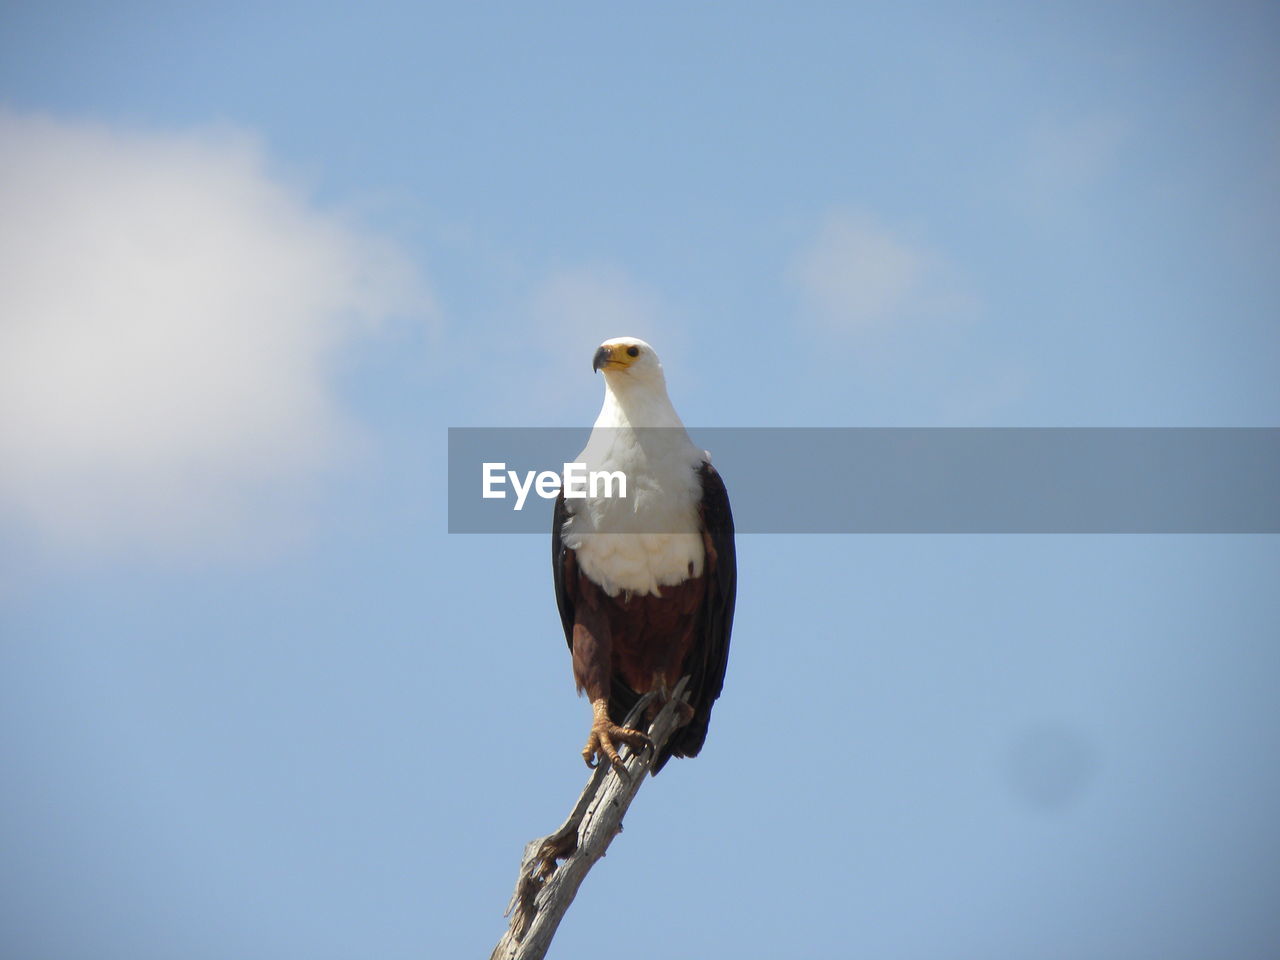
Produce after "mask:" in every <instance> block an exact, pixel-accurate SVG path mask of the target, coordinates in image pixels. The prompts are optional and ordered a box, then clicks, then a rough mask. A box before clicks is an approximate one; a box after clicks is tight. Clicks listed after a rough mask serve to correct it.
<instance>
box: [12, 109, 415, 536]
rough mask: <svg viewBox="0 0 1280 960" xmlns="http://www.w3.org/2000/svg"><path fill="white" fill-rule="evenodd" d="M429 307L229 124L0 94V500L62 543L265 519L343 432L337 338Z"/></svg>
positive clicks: (377, 250) (389, 263)
mask: <svg viewBox="0 0 1280 960" xmlns="http://www.w3.org/2000/svg"><path fill="white" fill-rule="evenodd" d="M430 312H431V311H430V301H429V298H428V296H427V295H426V292H425V289H424V288H423V286H422V284H421V282H420V281H419V279H418V278H417V275H416V273H415V271H414V269H413V267H412V266H411V264H410V263H409V262H408V260H407V258H405V256H404V255H403V254H401V253H400V252H399V251H398V250H397V249H396V248H395V247H394V246H393V245H391V244H390V243H388V242H385V241H382V240H379V239H377V238H374V237H370V236H366V235H362V234H361V233H360V232H359V231H356V230H354V229H352V228H351V227H349V226H348V225H346V224H344V222H343V221H342V220H341V219H340V218H339V217H337V216H335V215H332V214H326V213H323V212H320V211H317V210H315V209H313V208H312V207H310V206H309V205H308V203H307V202H306V200H305V198H304V197H302V196H300V195H299V194H298V193H296V192H295V191H293V190H291V189H290V188H288V187H287V186H285V185H283V184H281V183H280V182H278V181H277V180H276V179H273V178H272V176H270V175H269V174H268V172H267V171H266V170H265V163H264V159H263V157H262V156H261V153H260V151H259V150H258V149H257V148H256V146H255V144H254V143H253V141H252V140H251V139H249V138H247V137H245V136H243V135H241V134H236V133H233V132H227V131H223V132H213V133H201V134H193V135H184V136H162V135H148V134H139V133H130V132H120V131H116V130H113V129H110V128H107V127H102V126H96V125H89V124H80V123H69V122H63V121H58V120H54V119H50V118H44V117H34V116H29V115H23V114H17V113H14V112H10V111H5V110H0V463H3V469H0V516H3V517H5V518H6V519H7V521H8V523H9V524H10V525H12V524H14V523H15V522H16V523H17V524H18V525H19V526H21V527H23V528H25V529H26V531H27V532H28V533H30V534H34V535H35V536H36V537H37V538H38V540H40V541H43V542H46V543H48V542H53V543H60V544H64V545H70V546H73V547H83V546H86V545H97V546H106V547H115V546H119V545H126V544H142V545H148V546H153V547H160V548H161V549H162V550H173V549H177V550H180V551H185V550H189V549H192V548H196V549H199V548H201V547H203V546H207V545H209V544H211V543H226V542H228V541H234V540H235V539H236V538H237V537H239V536H241V535H242V534H244V533H245V532H246V531H257V532H261V531H263V530H264V529H265V530H271V529H273V528H274V527H275V526H277V523H276V521H277V519H278V518H282V517H286V516H287V514H288V511H287V510H281V509H280V508H281V505H282V504H288V503H289V502H290V501H291V500H292V499H293V495H292V493H293V491H295V490H299V489H303V488H305V484H306V481H308V480H309V479H310V478H312V477H313V476H315V475H316V474H317V473H318V472H320V471H322V470H323V468H325V467H326V465H329V464H331V463H333V462H334V460H335V458H336V457H337V456H339V455H340V454H341V452H342V450H343V448H344V444H345V443H346V442H347V440H349V439H350V437H351V436H352V431H351V425H350V423H349V422H348V421H347V419H346V417H345V416H344V413H343V410H342V408H341V403H340V401H339V399H338V398H337V396H336V394H335V390H334V385H333V382H332V376H331V373H332V365H333V361H334V359H335V357H336V355H337V354H338V353H339V352H340V351H341V350H342V349H343V347H344V346H345V345H347V344H349V343H350V342H351V341H352V340H353V338H357V337H360V336H364V335H366V334H368V333H370V332H371V331H373V330H374V329H376V326H377V323H378V321H380V320H382V319H383V318H386V317H388V316H392V315H413V316H421V317H425V316H428V315H429V314H430Z"/></svg>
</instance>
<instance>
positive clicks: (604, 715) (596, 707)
mask: <svg viewBox="0 0 1280 960" xmlns="http://www.w3.org/2000/svg"><path fill="white" fill-rule="evenodd" d="M591 713H592V718H591V734H590V736H588V737H587V745H586V746H585V747H583V749H582V759H583V760H585V761H587V766H588V767H593V768H594V767H595V766H596V765H597V764H598V763H599V762H600V760H601V758H602V756H603V757H604V758H606V759H608V761H609V763H611V764H612V765H613V767H614V768H615V769H617V770H621V769H623V767H622V758H621V757H619V756H618V748H617V747H616V746H614V741H619V742H621V743H625V744H627V746H629V747H631V749H633V750H636V751H640V750H649V749H652V748H653V741H652V740H650V739H649V738H648V737H646V736H645V735H644V734H643V733H641V732H640V731H639V730H632V729H631V728H629V727H620V726H618V725H617V724H616V723H614V722H613V721H612V720H610V719H609V701H608V699H607V698H605V697H600V698H599V699H596V700H592V701H591Z"/></svg>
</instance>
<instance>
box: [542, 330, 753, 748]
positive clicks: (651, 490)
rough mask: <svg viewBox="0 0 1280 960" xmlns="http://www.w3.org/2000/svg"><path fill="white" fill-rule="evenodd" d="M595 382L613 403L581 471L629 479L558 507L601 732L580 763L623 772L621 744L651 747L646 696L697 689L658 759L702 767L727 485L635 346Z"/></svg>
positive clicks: (642, 346) (583, 664) (727, 583)
mask: <svg viewBox="0 0 1280 960" xmlns="http://www.w3.org/2000/svg"><path fill="white" fill-rule="evenodd" d="M591 367H592V370H593V371H599V372H601V373H603V374H604V402H603V404H602V405H601V408H600V414H599V416H597V417H596V422H595V426H594V427H593V428H592V431H591V437H590V439H589V440H588V441H587V445H586V447H585V448H584V449H583V451H582V452H581V453H580V454H579V455H578V457H577V460H578V462H580V463H583V464H584V465H585V467H586V469H587V470H588V471H608V472H614V471H622V472H623V473H624V474H626V477H627V488H628V496H627V497H626V498H625V499H624V498H618V497H613V496H598V497H590V496H589V497H586V498H584V499H574V500H572V501H566V500H565V498H564V496H563V495H562V496H561V497H560V498H559V499H557V501H556V509H555V518H554V521H553V529H552V559H553V567H554V570H553V572H554V575H555V584H556V600H557V603H558V605H559V607H560V616H561V621H562V623H563V626H564V631H565V639H566V640H568V642H569V648H570V650H571V651H572V652H573V669H574V679H575V680H576V682H577V685H578V690H579V691H583V690H585V691H586V693H587V695H588V696H589V697H590V699H591V703H592V710H593V714H594V721H593V724H592V732H591V737H590V739H589V740H588V742H587V749H586V750H584V751H583V756H584V757H585V758H586V759H587V762H588V763H589V764H592V765H594V762H596V761H597V760H598V758H599V757H600V756H601V755H603V756H604V757H606V758H607V759H608V760H610V761H611V762H614V763H617V762H619V761H618V755H617V751H616V748H615V747H614V745H613V741H614V740H620V741H621V742H623V743H630V744H631V745H632V746H633V747H637V746H640V745H642V744H643V743H644V742H646V741H645V738H644V737H643V735H641V734H639V733H637V732H636V731H631V730H624V729H623V728H621V727H618V726H617V725H616V723H615V721H617V720H621V719H622V717H623V716H624V715H625V714H626V712H627V711H628V710H629V709H630V708H631V706H632V705H633V704H634V703H635V702H636V700H637V698H638V697H639V695H641V694H644V693H647V692H649V691H650V690H656V691H658V693H659V695H660V696H663V697H664V696H665V695H666V692H667V691H669V690H670V689H672V688H673V687H674V686H675V684H676V683H677V682H678V681H679V680H680V678H681V677H682V676H686V675H688V676H689V677H690V683H689V687H688V693H689V701H688V703H689V711H688V713H689V715H688V717H687V723H685V725H684V726H682V727H681V728H680V729H678V730H677V731H676V733H675V734H674V735H673V736H672V738H671V740H670V741H669V742H668V744H667V746H666V747H665V748H664V749H663V751H662V753H661V754H660V755H659V757H658V761H657V763H656V764H655V766H654V772H655V773H656V772H657V771H658V770H659V769H661V767H662V765H663V764H664V763H666V761H667V759H668V758H669V757H671V756H694V755H696V754H697V753H698V751H699V750H700V749H701V747H702V743H703V741H704V739H705V738H706V732H707V724H708V722H709V721H710V718H711V706H712V704H713V703H714V702H715V699H716V697H718V696H719V694H720V689H721V686H722V684H723V681H724V669H725V662H726V659H727V657H728V652H729V633H730V630H731V628H732V624H733V606H734V598H735V593H736V584H737V570H736V560H735V552H734V539H733V516H732V512H731V511H730V508H729V498H728V495H727V494H726V493H725V488H724V483H723V482H722V481H721V479H720V476H719V474H718V473H716V471H715V469H714V468H713V467H712V466H711V462H710V457H709V456H708V455H707V454H706V452H705V451H703V450H701V449H699V448H698V447H697V446H696V445H695V444H694V443H693V441H692V440H690V439H689V435H688V433H687V432H686V430H685V427H684V424H683V423H682V422H681V420H680V417H679V415H678V414H677V413H676V411H675V407H674V406H672V404H671V399H670V397H669V396H668V395H667V383H666V377H665V375H664V373H663V369H662V363H661V361H660V360H659V359H658V355H657V353H656V352H655V351H654V349H653V347H651V346H650V345H649V344H647V343H645V342H644V341H643V340H639V339H637V338H635V337H617V338H615V339H612V340H606V341H605V342H604V343H602V344H601V345H600V347H599V348H598V349H597V350H596V352H595V355H594V357H593V358H592V364H591Z"/></svg>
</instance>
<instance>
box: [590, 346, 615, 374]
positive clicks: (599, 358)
mask: <svg viewBox="0 0 1280 960" xmlns="http://www.w3.org/2000/svg"><path fill="white" fill-rule="evenodd" d="M612 359H613V351H612V350H611V349H610V348H609V347H601V348H600V349H599V350H597V351H596V355H595V359H593V360H592V361H591V372H592V373H596V372H598V371H599V370H600V368H601V367H604V366H607V365H608V363H609V362H610V361H611V360H612Z"/></svg>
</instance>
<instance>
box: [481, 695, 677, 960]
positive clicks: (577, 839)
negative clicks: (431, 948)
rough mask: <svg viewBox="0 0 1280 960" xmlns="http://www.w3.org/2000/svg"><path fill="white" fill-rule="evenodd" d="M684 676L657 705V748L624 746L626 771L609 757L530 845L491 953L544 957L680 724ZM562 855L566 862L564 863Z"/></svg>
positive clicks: (499, 957)
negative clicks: (555, 824)
mask: <svg viewBox="0 0 1280 960" xmlns="http://www.w3.org/2000/svg"><path fill="white" fill-rule="evenodd" d="M688 680H689V678H688V677H685V678H684V679H683V680H681V681H680V682H679V683H678V684H677V685H676V688H675V690H674V691H672V694H671V698H670V699H669V700H668V701H667V702H666V703H665V704H664V705H663V707H662V709H661V710H660V711H658V715H657V716H656V717H654V720H653V723H652V724H651V725H650V727H649V730H648V734H649V739H651V740H652V741H653V749H652V750H645V751H643V752H642V753H636V752H635V751H634V750H631V749H630V748H629V747H627V748H624V750H623V751H622V752H621V756H622V762H623V765H624V767H625V768H626V773H625V774H624V773H621V772H619V771H618V770H615V769H614V768H613V767H611V766H610V765H609V764H608V762H607V761H606V762H603V763H601V764H600V766H599V767H598V768H597V769H596V770H595V772H594V773H593V774H592V775H591V779H590V780H588V781H587V785H586V787H585V788H584V789H583V791H582V795H581V796H580V797H578V802H577V803H576V804H574V807H573V812H571V813H570V814H569V816H568V818H567V819H566V820H565V822H564V823H563V824H561V825H560V829H558V830H556V831H555V832H554V833H551V834H548V835H547V836H545V837H539V838H538V839H537V840H533V841H531V842H529V843H527V844H525V848H524V857H523V859H521V861H520V875H519V877H518V878H517V880H516V889H515V893H513V894H512V896H511V903H510V904H509V905H508V906H507V916H509V917H510V918H511V926H510V928H509V929H508V930H507V932H506V933H505V934H504V935H503V937H502V939H501V940H500V941H498V945H497V946H496V947H495V948H494V950H493V953H492V955H491V956H490V960H541V958H542V957H543V956H545V955H546V952H547V948H548V947H549V946H550V945H551V938H552V937H553V936H555V933H556V928H557V927H558V926H559V925H560V920H561V918H562V917H563V916H564V914H565V911H566V910H568V909H569V904H571V903H572V902H573V898H574V896H576V895H577V893H578V887H580V886H581V885H582V881H583V880H584V879H585V878H586V876H587V871H589V870H590V869H591V868H592V867H593V866H594V865H595V863H596V861H597V860H599V859H600V858H601V857H603V856H604V854H605V851H606V850H608V849H609V844H610V843H611V842H612V841H613V838H614V837H615V836H617V835H618V834H619V833H621V832H622V818H623V816H625V815H626V812H627V808H628V807H630V806H631V801H632V800H633V799H635V795H636V794H637V793H638V792H639V790H640V785H641V784H642V783H644V780H645V775H646V774H647V773H648V772H649V770H650V769H651V768H652V767H653V763H654V761H655V760H656V759H657V757H658V753H659V752H660V751H661V750H662V748H663V746H664V745H665V744H666V742H667V740H668V739H669V738H670V737H671V734H672V733H673V732H674V731H675V729H676V727H677V726H678V722H679V721H678V716H679V712H680V710H679V706H678V704H680V703H683V702H685V688H686V686H687V685H688ZM651 697H652V694H650V695H648V696H646V697H644V698H642V699H641V700H640V702H639V703H637V704H636V706H635V708H634V709H633V710H632V711H631V712H630V713H629V714H627V718H626V720H624V721H623V726H628V727H630V726H634V725H635V724H636V722H637V721H638V720H639V719H640V717H641V716H642V715H643V713H644V710H645V708H646V707H647V706H648V705H649V702H650V700H651ZM558 861H563V863H559V862H558Z"/></svg>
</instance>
